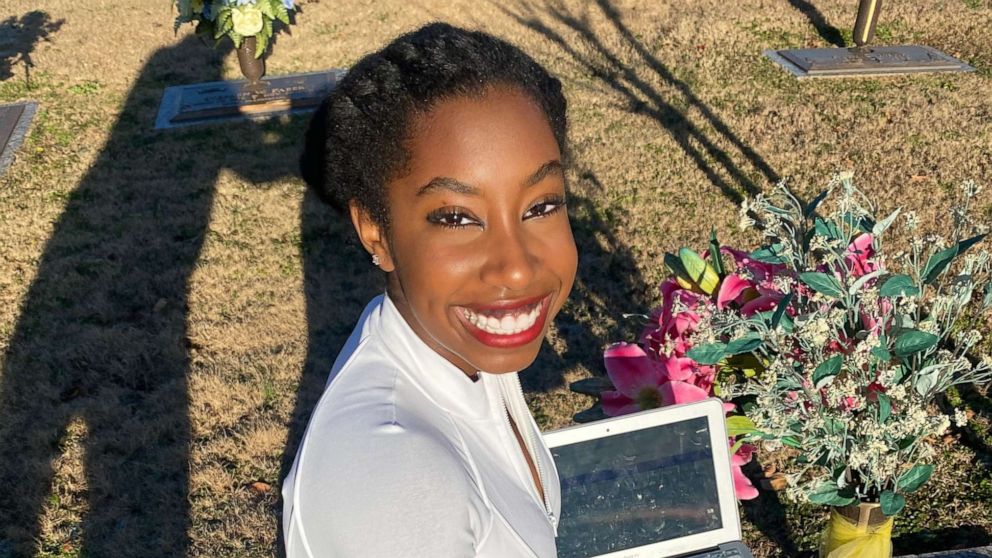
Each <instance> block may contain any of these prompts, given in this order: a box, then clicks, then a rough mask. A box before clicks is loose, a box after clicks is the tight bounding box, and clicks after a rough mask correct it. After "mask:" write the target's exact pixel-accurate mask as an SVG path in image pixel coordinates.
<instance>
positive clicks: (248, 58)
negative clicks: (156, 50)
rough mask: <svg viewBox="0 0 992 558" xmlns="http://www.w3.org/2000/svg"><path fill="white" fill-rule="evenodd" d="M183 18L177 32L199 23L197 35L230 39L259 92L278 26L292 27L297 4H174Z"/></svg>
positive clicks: (284, 0) (243, 0)
mask: <svg viewBox="0 0 992 558" xmlns="http://www.w3.org/2000/svg"><path fill="white" fill-rule="evenodd" d="M173 2H174V5H175V7H176V9H177V10H178V12H179V15H178V16H176V21H175V30H176V31H178V30H179V27H180V26H182V25H183V24H184V23H195V24H196V33H197V34H199V35H204V36H208V37H210V38H212V39H214V40H216V41H218V42H220V41H221V40H223V39H224V37H228V38H230V39H231V41H232V42H233V43H234V47H235V49H236V50H237V53H238V64H239V65H240V67H241V73H242V74H244V76H245V77H246V78H247V79H248V86H249V88H254V89H259V88H260V85H261V79H262V76H263V75H265V62H264V60H263V59H262V56H263V55H264V54H265V50H266V49H267V48H268V46H269V43H270V41H271V40H272V37H273V34H274V32H275V30H274V26H275V25H276V22H277V21H278V22H280V23H282V24H283V25H287V26H288V25H290V23H291V20H290V17H289V16H290V13H291V12H292V11H294V10H295V9H296V2H295V0H173Z"/></svg>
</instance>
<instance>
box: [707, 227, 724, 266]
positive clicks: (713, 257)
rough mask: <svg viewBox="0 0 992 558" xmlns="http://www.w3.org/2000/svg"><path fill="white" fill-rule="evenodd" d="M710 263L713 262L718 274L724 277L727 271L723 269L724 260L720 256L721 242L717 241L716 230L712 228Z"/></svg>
mask: <svg viewBox="0 0 992 558" xmlns="http://www.w3.org/2000/svg"><path fill="white" fill-rule="evenodd" d="M710 261H711V262H713V269H714V270H716V274H717V275H719V276H720V277H723V276H724V275H725V274H726V270H724V268H723V258H722V257H721V256H720V241H718V240H717V239H716V228H715V227H711V228H710Z"/></svg>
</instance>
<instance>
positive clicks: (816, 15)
mask: <svg viewBox="0 0 992 558" xmlns="http://www.w3.org/2000/svg"><path fill="white" fill-rule="evenodd" d="M789 4H790V5H791V6H792V7H793V8H795V9H796V10H798V11H799V12H801V13H802V14H803V15H804V16H806V17H807V19H809V23H810V25H812V26H813V28H814V29H816V32H817V33H818V34H819V35H820V38H821V39H823V40H824V41H827V42H828V43H830V44H832V45H834V46H836V47H843V46H844V36H843V35H842V34H841V32H840V29H838V28H836V27H834V26H833V25H830V22H829V21H827V18H826V17H824V16H823V13H822V12H820V10H819V9H817V7H816V6H814V5H813V3H812V2H808V1H807V0H789Z"/></svg>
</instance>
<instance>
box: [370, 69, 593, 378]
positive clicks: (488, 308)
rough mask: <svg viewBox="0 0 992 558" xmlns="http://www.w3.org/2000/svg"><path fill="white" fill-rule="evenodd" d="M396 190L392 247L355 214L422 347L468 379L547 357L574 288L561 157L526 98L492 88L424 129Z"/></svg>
mask: <svg viewBox="0 0 992 558" xmlns="http://www.w3.org/2000/svg"><path fill="white" fill-rule="evenodd" d="M412 131H413V133H412V136H411V138H410V140H409V142H408V143H407V149H408V150H409V155H410V159H409V164H408V166H407V168H406V169H405V170H406V172H405V173H404V174H403V176H400V177H398V178H396V179H394V180H393V181H391V182H390V183H389V184H388V185H387V195H388V205H389V215H390V225H389V232H388V235H384V234H383V233H384V231H383V230H382V229H381V227H379V226H378V225H377V224H376V223H374V222H373V221H372V220H371V219H370V218H369V217H368V216H367V215H366V214H365V213H364V212H363V211H362V210H361V209H360V208H358V207H357V206H356V205H354V204H352V218H353V221H354V222H355V226H356V229H357V230H358V232H359V236H360V237H361V239H362V243H363V244H364V245H365V247H366V248H367V249H368V250H369V251H370V252H372V253H374V254H375V255H377V256H379V259H380V261H381V267H382V268H383V270H385V271H387V272H389V279H388V292H389V296H390V298H391V299H392V300H393V302H394V303H395V304H396V306H397V308H398V309H399V311H400V313H401V314H402V315H403V317H404V318H406V321H407V322H408V323H409V324H410V326H411V327H412V328H413V329H414V331H415V332H416V333H417V335H419V336H420V338H421V339H422V340H423V341H424V342H426V343H427V344H428V345H429V346H430V347H431V348H433V349H434V350H435V351H437V352H438V353H439V354H440V355H441V356H443V357H444V358H446V359H447V360H449V361H450V362H452V363H453V364H455V365H456V366H458V367H459V368H460V369H461V370H463V371H464V372H465V373H466V374H469V375H474V374H475V372H476V371H478V370H482V371H485V372H492V373H501V372H513V371H517V370H521V369H523V368H525V367H527V366H529V365H530V364H531V363H532V362H533V361H534V359H535V358H536V356H537V352H538V349H539V348H540V345H541V341H542V340H543V339H544V336H545V334H546V332H547V329H548V326H549V324H550V323H551V320H552V319H553V318H554V316H555V315H556V314H557V313H558V311H559V310H560V309H561V307H562V305H563V304H564V302H565V299H566V298H567V297H568V293H569V291H570V290H571V288H572V282H573V280H574V278H575V269H576V264H577V255H576V250H575V241H574V240H573V238H572V230H571V228H570V226H569V223H568V215H567V213H566V211H565V180H564V175H563V169H562V163H561V153H560V151H559V148H558V144H557V142H556V141H555V137H554V134H553V133H552V131H551V127H550V126H549V124H548V120H547V117H546V116H545V114H544V113H543V111H542V110H541V108H540V107H539V106H538V105H537V104H536V103H535V102H534V101H533V100H532V99H531V98H530V97H529V96H527V95H526V94H524V93H522V92H520V91H518V90H517V89H513V88H506V87H499V88H490V89H488V90H487V91H486V93H484V94H483V95H481V96H476V97H467V96H457V97H453V98H450V99H447V100H444V101H441V102H439V103H438V104H436V105H435V106H434V107H433V108H432V109H431V110H430V111H428V112H427V113H425V114H423V115H420V116H419V117H417V118H415V120H414V122H413V125H412Z"/></svg>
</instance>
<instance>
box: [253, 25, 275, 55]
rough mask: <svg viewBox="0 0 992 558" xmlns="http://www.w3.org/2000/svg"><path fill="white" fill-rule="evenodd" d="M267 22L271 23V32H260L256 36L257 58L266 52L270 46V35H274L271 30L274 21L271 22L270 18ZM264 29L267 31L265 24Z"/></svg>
mask: <svg viewBox="0 0 992 558" xmlns="http://www.w3.org/2000/svg"><path fill="white" fill-rule="evenodd" d="M266 23H268V25H269V29H270V31H269V34H268V35H266V34H264V33H259V34H258V35H256V36H255V58H261V57H262V55H263V54H265V48H266V47H267V46H269V37H270V36H271V35H272V32H271V28H272V23H270V22H269V21H268V20H266ZM262 31H263V32H264V31H265V26H264V25H263V26H262Z"/></svg>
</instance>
